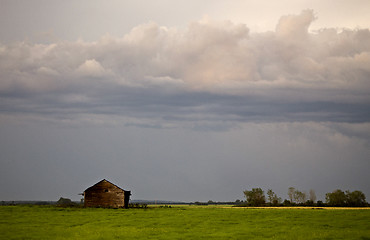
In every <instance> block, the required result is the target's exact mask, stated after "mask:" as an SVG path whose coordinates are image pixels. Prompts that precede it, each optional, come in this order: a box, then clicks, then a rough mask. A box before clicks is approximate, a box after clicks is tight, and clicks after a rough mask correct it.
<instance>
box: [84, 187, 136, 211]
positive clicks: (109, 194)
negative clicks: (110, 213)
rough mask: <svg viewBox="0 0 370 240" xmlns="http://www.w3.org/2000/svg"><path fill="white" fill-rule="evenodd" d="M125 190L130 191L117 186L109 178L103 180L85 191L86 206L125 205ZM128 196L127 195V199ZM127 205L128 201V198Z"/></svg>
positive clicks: (117, 206)
mask: <svg viewBox="0 0 370 240" xmlns="http://www.w3.org/2000/svg"><path fill="white" fill-rule="evenodd" d="M125 192H126V195H128V194H130V192H129V191H124V190H123V189H121V188H119V187H117V186H116V185H114V184H112V183H110V182H109V181H107V180H102V181H100V182H99V183H97V184H95V185H94V186H92V187H90V188H88V189H86V190H85V192H84V201H85V202H84V206H85V207H112V208H120V207H127V206H125ZM127 197H128V196H126V199H127ZM126 202H127V203H126V205H128V201H127V200H126Z"/></svg>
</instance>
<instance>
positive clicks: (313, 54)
mask: <svg viewBox="0 0 370 240" xmlns="http://www.w3.org/2000/svg"><path fill="white" fill-rule="evenodd" d="M369 9H370V1H367V0H351V1H346V0H335V1H334V0H325V1H322V0H320V1H319V0H317V1H316V0H310V1H304V0H294V1H293V0H281V1H267V0H259V1H248V0H244V1H242V0H240V1H225V0H212V1H211V0H209V1H208V0H205V1H201V2H200V1H195V0H188V1H177V0H158V1H144V0H135V1H98V0H86V1H82V0H81V1H69V0H67V1H49V0H48V1H46V0H34V1H26V0H24V1H20V0H12V1H10V0H9V1H8V0H0V30H1V31H0V163H1V168H0V189H1V191H0V200H58V199H59V197H68V198H71V199H73V200H78V199H79V198H80V196H78V195H77V194H78V193H81V192H83V191H84V190H85V189H86V188H88V187H90V186H91V185H93V184H95V183H96V182H98V181H100V180H101V179H104V178H106V179H108V180H110V181H112V182H113V183H115V184H117V185H118V186H120V187H122V188H124V189H126V190H131V191H132V193H133V196H132V198H133V199H152V200H155V199H162V200H179V201H208V200H213V201H234V200H236V199H241V200H243V199H244V197H243V190H246V189H251V188H254V187H261V188H263V189H264V190H265V191H267V190H268V189H272V190H273V191H275V192H276V193H277V194H278V196H280V197H281V198H282V199H286V198H288V196H287V191H288V188H289V187H295V188H297V189H299V190H301V191H306V192H307V193H308V192H309V190H310V189H314V190H315V191H316V194H317V195H318V197H319V199H321V200H325V199H324V196H325V193H327V192H331V191H333V190H335V189H338V188H339V189H342V190H351V191H354V190H361V191H363V192H364V193H365V194H366V196H367V197H368V199H367V200H368V201H369V199H370V187H369V182H370V174H369V173H368V172H369V169H370V157H369V156H370V31H369V28H370V15H369V14H368V10H369Z"/></svg>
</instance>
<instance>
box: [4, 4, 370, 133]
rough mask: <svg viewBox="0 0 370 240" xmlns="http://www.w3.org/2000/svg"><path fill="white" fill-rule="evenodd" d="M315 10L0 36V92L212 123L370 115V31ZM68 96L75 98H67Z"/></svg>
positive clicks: (30, 102)
mask: <svg viewBox="0 0 370 240" xmlns="http://www.w3.org/2000/svg"><path fill="white" fill-rule="evenodd" d="M314 19H315V16H314V13H313V11H312V10H304V11H302V13H301V14H298V15H289V16H283V17H282V18H281V19H280V21H279V22H278V24H277V27H276V31H275V32H272V31H271V32H264V33H250V31H249V28H248V27H247V25H245V24H236V23H233V22H230V21H214V20H212V19H210V18H209V17H204V18H203V19H201V20H200V21H195V22H191V23H190V24H189V25H188V27H187V28H186V29H184V30H181V29H176V28H167V27H163V26H160V25H158V24H156V23H154V22H149V23H147V24H142V25H139V26H137V27H135V28H134V29H132V31H131V32H129V33H128V34H126V35H125V36H123V37H115V36H111V35H108V34H107V35H105V36H103V37H101V38H100V39H99V40H98V41H96V42H85V41H83V40H78V41H76V42H67V41H60V42H56V43H53V44H32V43H29V42H17V43H11V44H7V45H2V46H1V51H0V72H1V74H2V79H1V81H0V94H2V95H1V97H2V98H3V99H4V101H3V102H4V104H5V103H7V104H5V106H4V108H6V109H9V110H10V109H11V110H12V111H19V112H22V111H25V108H27V111H32V109H34V108H35V106H38V108H37V112H38V113H40V112H44V111H47V112H50V111H55V112H57V113H58V114H62V113H63V114H66V113H70V114H73V113H74V110H76V108H77V109H83V110H84V111H87V112H89V111H91V113H92V114H96V113H99V114H107V115H110V114H119V115H127V116H129V117H133V118H135V117H136V118H148V119H152V118H156V120H160V119H167V121H169V120H168V119H177V120H179V121H180V122H181V121H190V120H205V119H206V121H209V120H210V119H212V121H215V123H214V125H215V126H218V125H219V124H218V122H217V121H223V120H227V121H235V122H237V121H262V120H264V121H307V120H308V121H344V122H346V121H350V122H363V121H369V114H367V113H366V111H364V109H366V106H367V105H368V104H369V102H370V99H369V96H370V88H369V76H370V68H369V66H370V57H369V56H370V31H369V30H368V29H356V30H350V29H346V30H343V31H337V30H335V29H322V30H318V31H316V32H314V33H311V32H308V28H309V26H310V24H311V23H312V21H313V20H314ZM34 93H37V95H35V94H34ZM9 96H11V98H9ZM69 96H78V97H74V98H73V99H77V101H64V100H63V99H68V97H69ZM15 99H17V101H15ZM78 99H80V100H81V99H83V101H79V100H78ZM86 99H88V100H89V101H87V100H86ZM5 100H6V101H5ZM23 100H24V102H22V101H23ZM19 102H22V104H19ZM74 102H76V103H79V104H77V105H73V103H74ZM81 102H83V103H84V105H83V107H81V106H82V105H81ZM45 105H47V107H45ZM26 106H27V107H26ZM40 106H43V107H40ZM40 109H41V110H40ZM35 111H36V110H35ZM211 125H213V124H211ZM226 125H227V124H226Z"/></svg>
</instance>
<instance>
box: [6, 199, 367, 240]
mask: <svg viewBox="0 0 370 240" xmlns="http://www.w3.org/2000/svg"><path fill="white" fill-rule="evenodd" d="M0 217H1V218H0V233H1V234H0V239H251V238H252V239H265V238H274V239H363V240H365V239H370V210H368V209H364V210H358V209H357V210H351V209H339V210H338V209H259V208H220V207H217V208H216V207H214V208H212V207H189V206H177V207H176V206H173V207H171V208H158V207H157V208H154V207H151V208H148V209H101V208H92V209H85V208H57V207H52V206H1V207H0Z"/></svg>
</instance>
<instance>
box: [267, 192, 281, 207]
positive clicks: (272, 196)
mask: <svg viewBox="0 0 370 240" xmlns="http://www.w3.org/2000/svg"><path fill="white" fill-rule="evenodd" d="M267 196H268V199H269V203H270V204H271V205H273V206H278V205H279V204H280V203H281V198H279V197H278V196H277V195H276V194H275V193H274V192H273V191H272V190H271V189H269V190H268V191H267Z"/></svg>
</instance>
